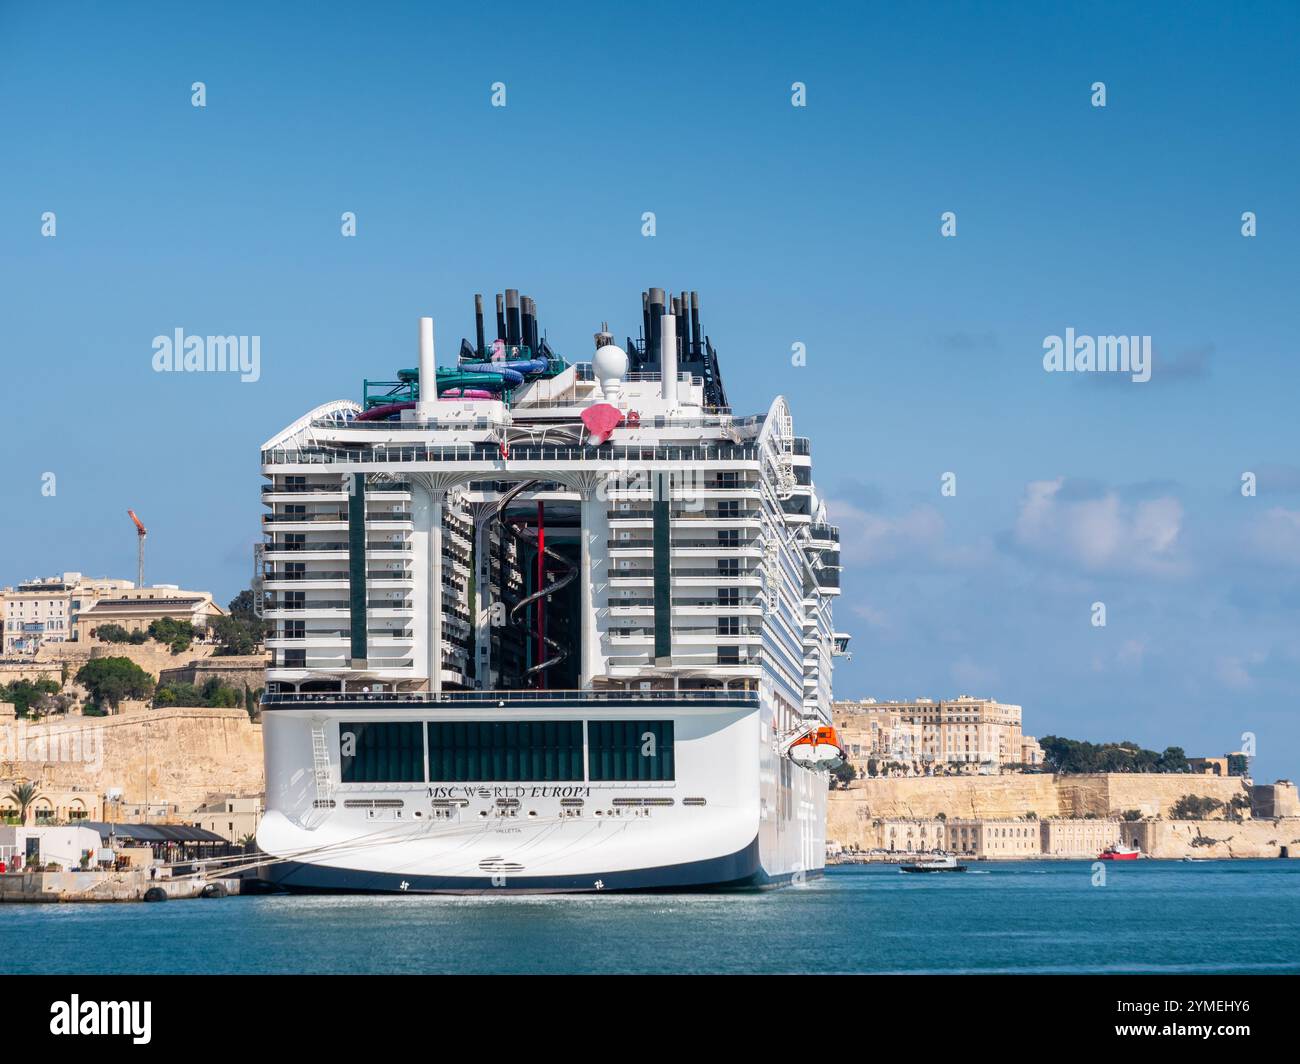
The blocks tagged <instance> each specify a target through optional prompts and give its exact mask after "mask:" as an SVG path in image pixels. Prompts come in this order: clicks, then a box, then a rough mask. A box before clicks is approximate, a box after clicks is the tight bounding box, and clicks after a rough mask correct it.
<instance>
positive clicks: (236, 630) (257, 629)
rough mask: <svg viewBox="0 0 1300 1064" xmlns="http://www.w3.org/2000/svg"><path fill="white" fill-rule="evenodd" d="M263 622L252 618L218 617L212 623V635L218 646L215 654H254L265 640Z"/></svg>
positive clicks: (264, 625)
mask: <svg viewBox="0 0 1300 1064" xmlns="http://www.w3.org/2000/svg"><path fill="white" fill-rule="evenodd" d="M265 633H266V624H265V622H263V621H261V620H259V619H258V618H256V617H254V618H252V620H247V619H245V618H243V617H233V616H232V617H218V618H216V620H214V621H213V622H212V635H213V637H214V638H215V639H216V641H217V642H218V643H219V644H220V645H219V646H218V648H217V651H216V652H217V654H220V655H242V654H255V653H257V648H258V647H259V646H261V644H262V641H263V639H264V638H265Z"/></svg>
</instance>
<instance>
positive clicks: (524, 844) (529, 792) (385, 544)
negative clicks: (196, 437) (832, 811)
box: [257, 289, 848, 893]
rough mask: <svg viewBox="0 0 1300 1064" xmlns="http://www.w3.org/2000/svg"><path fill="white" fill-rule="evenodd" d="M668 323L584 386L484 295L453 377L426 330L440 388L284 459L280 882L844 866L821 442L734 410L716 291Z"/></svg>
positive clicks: (372, 886)
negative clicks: (836, 802) (835, 857)
mask: <svg viewBox="0 0 1300 1064" xmlns="http://www.w3.org/2000/svg"><path fill="white" fill-rule="evenodd" d="M641 313H642V317H641V324H642V327H641V332H642V336H641V338H640V339H637V340H632V339H629V340H628V341H627V344H626V347H625V348H620V347H618V346H616V345H615V344H614V338H613V335H612V334H611V333H610V332H609V331H608V329H606V328H604V327H603V326H602V328H601V330H600V332H598V333H597V334H596V338H595V339H596V344H595V346H596V350H595V352H594V355H593V356H592V361H591V362H590V363H586V364H571V363H569V362H567V361H566V360H564V359H563V358H561V357H560V356H559V355H558V354H557V353H556V352H555V351H554V350H552V349H551V347H550V345H549V343H548V341H547V340H546V339H544V338H543V337H542V335H541V332H540V329H539V326H538V323H537V315H536V304H535V303H533V302H532V301H531V300H529V299H527V297H524V298H522V299H521V298H520V297H519V295H518V293H517V292H515V291H514V290H510V291H507V292H506V293H504V295H502V296H498V297H497V321H496V330H495V339H492V340H490V339H489V338H488V330H489V329H490V328H491V325H490V323H489V324H487V325H485V322H484V317H483V310H482V301H481V299H478V298H476V301H475V323H476V328H475V332H476V339H475V340H474V341H473V342H471V341H469V340H463V341H461V345H460V351H459V357H458V358H457V360H456V365H455V366H454V367H446V368H443V369H438V368H437V367H436V364H435V352H434V338H433V323H432V321H431V320H430V319H427V318H426V319H421V325H420V332H419V336H420V345H419V364H418V367H417V368H414V369H409V370H400V371H398V372H397V373H396V374H394V376H395V377H396V379H395V380H391V381H388V382H384V383H376V382H374V381H367V382H366V384H365V386H364V391H363V393H362V394H361V397H360V401H359V402H358V401H354V400H350V399H340V400H336V401H333V402H327V403H324V404H322V405H318V406H316V407H315V408H313V409H311V410H309V411H308V412H307V413H305V414H303V415H302V416H300V417H297V418H296V420H294V421H293V422H292V423H291V424H289V425H288V426H287V427H286V428H285V429H284V430H283V431H281V432H279V433H277V434H276V435H275V436H273V437H272V438H271V439H270V440H268V441H267V442H266V443H265V444H264V445H263V448H262V473H263V476H264V477H265V483H264V484H263V488H262V499H263V501H264V503H265V504H266V506H267V512H266V513H265V514H264V515H263V531H264V533H265V541H264V543H262V544H261V545H260V549H259V552H258V557H259V580H260V589H261V592H262V594H263V596H264V599H263V601H264V608H265V617H266V619H267V620H268V621H269V622H270V624H271V627H272V630H271V632H270V635H269V637H268V639H267V646H268V648H269V649H270V651H271V655H272V660H271V664H270V667H269V669H268V672H267V688H266V690H267V693H266V695H265V697H264V699H263V705H262V709H263V717H262V719H263V730H264V736H265V757H266V781H267V812H266V815H265V817H264V819H263V820H262V823H261V826H260V828H259V830H258V836H257V838H258V844H259V846H260V848H261V849H262V851H263V852H265V853H266V854H267V855H269V858H270V860H269V862H268V864H267V866H266V868H265V875H266V877H267V878H268V879H270V880H271V881H273V882H275V883H277V884H279V885H280V886H282V887H285V888H287V889H291V890H304V891H318V890H334V891H392V892H411V893H417V892H480V891H482V892H496V891H610V890H641V889H680V888H695V887H720V886H727V887H733V886H756V885H757V886H766V885H773V884H781V883H786V882H789V881H791V880H792V879H796V878H803V877H805V876H815V875H818V874H820V873H821V871H822V869H823V865H824V861H825V848H826V847H825V814H826V792H827V777H828V769H829V768H830V767H831V766H832V764H834V763H837V762H836V758H837V757H839V756H842V751H841V750H840V749H839V746H838V740H833V741H832V739H831V737H833V730H832V729H830V727H829V726H830V723H831V720H830V708H831V670H832V658H833V657H834V656H835V655H837V654H840V653H843V652H845V649H846V647H847V643H848V637H847V636H846V635H843V634H839V633H836V631H835V629H834V626H833V623H832V612H831V609H832V604H833V602H834V599H835V597H836V596H837V595H838V594H839V573H840V569H839V542H838V539H839V537H838V531H837V530H836V529H835V528H833V527H832V526H830V525H829V524H827V523H826V510H825V504H824V502H823V500H822V499H821V497H820V496H819V495H818V493H817V491H816V489H815V488H814V486H813V481H812V476H811V457H810V450H811V448H810V443H809V441H808V440H807V439H806V438H804V437H800V436H796V435H795V433H794V424H793V420H792V417H791V414H790V411H789V410H788V408H787V406H786V403H785V401H784V400H783V399H781V398H776V399H775V400H774V401H773V402H772V403H771V405H770V407H769V408H768V410H767V411H766V412H765V413H763V414H759V415H756V416H751V417H735V416H733V415H732V413H731V411H730V409H729V408H728V406H727V398H726V393H725V390H724V388H723V383H722V375H721V369H720V366H719V362H718V357H717V353H716V351H715V350H714V348H713V345H712V343H711V342H710V341H709V340H708V339H707V338H705V337H704V336H703V334H702V331H701V328H700V322H699V310H698V299H697V297H696V296H695V294H694V293H691V294H690V295H689V297H688V296H687V294H686V293H682V295H681V297H680V298H670V297H669V296H668V295H666V294H665V293H664V291H663V290H662V289H650V290H649V291H648V292H645V293H643V294H642V303H641ZM372 370H373V364H372V363H371V364H367V365H366V366H365V367H364V368H363V372H365V373H366V374H367V375H369V374H370V373H371V372H372ZM359 375H360V374H359ZM824 732H830V736H826V735H824V734H823V733H824ZM806 735H812V736H813V737H814V743H813V746H812V749H811V752H810V756H809V758H808V760H807V762H806V763H805V762H801V761H800V760H799V759H798V757H796V756H795V755H794V754H792V752H791V751H792V750H793V749H794V748H795V745H800V747H802V746H806V745H807V744H799V743H798V740H799V738H800V737H802V736H806ZM819 736H820V737H821V738H820V739H819V738H818V737H819ZM822 740H825V741H822ZM801 756H802V752H801V753H800V754H799V757H801Z"/></svg>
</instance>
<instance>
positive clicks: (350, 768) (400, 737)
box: [339, 721, 424, 783]
mask: <svg viewBox="0 0 1300 1064" xmlns="http://www.w3.org/2000/svg"><path fill="white" fill-rule="evenodd" d="M349 749H351V753H348V752H347V751H348V750H349ZM339 778H340V779H341V780H342V782H344V783H423V782H424V730H423V728H422V727H421V726H420V722H419V721H407V722H402V723H381V724H373V723H372V724H363V723H359V722H358V723H348V722H342V723H340V724H339Z"/></svg>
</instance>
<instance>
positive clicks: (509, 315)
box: [506, 288, 522, 347]
mask: <svg viewBox="0 0 1300 1064" xmlns="http://www.w3.org/2000/svg"><path fill="white" fill-rule="evenodd" d="M521 326H522V322H521V321H520V318H519V289H517V288H507V289H506V343H508V344H509V345H510V346H511V347H516V346H518V344H519V331H520V328H521Z"/></svg>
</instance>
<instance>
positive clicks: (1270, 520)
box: [1249, 506, 1300, 565]
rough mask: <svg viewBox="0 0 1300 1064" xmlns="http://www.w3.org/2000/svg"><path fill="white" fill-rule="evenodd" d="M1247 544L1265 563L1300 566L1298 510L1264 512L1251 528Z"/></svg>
mask: <svg viewBox="0 0 1300 1064" xmlns="http://www.w3.org/2000/svg"><path fill="white" fill-rule="evenodd" d="M1249 543H1250V546H1251V547H1252V548H1253V549H1254V551H1255V552H1256V553H1258V554H1259V555H1260V556H1261V557H1262V558H1263V559H1264V560H1266V561H1270V562H1280V563H1281V564H1283V565H1300V510H1288V509H1286V508H1284V507H1281V506H1274V507H1273V508H1272V509H1270V510H1268V511H1266V512H1265V513H1264V514H1263V516H1262V517H1260V518H1259V519H1258V520H1257V521H1256V522H1255V524H1254V526H1253V527H1252V528H1251V530H1250V533H1249Z"/></svg>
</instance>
